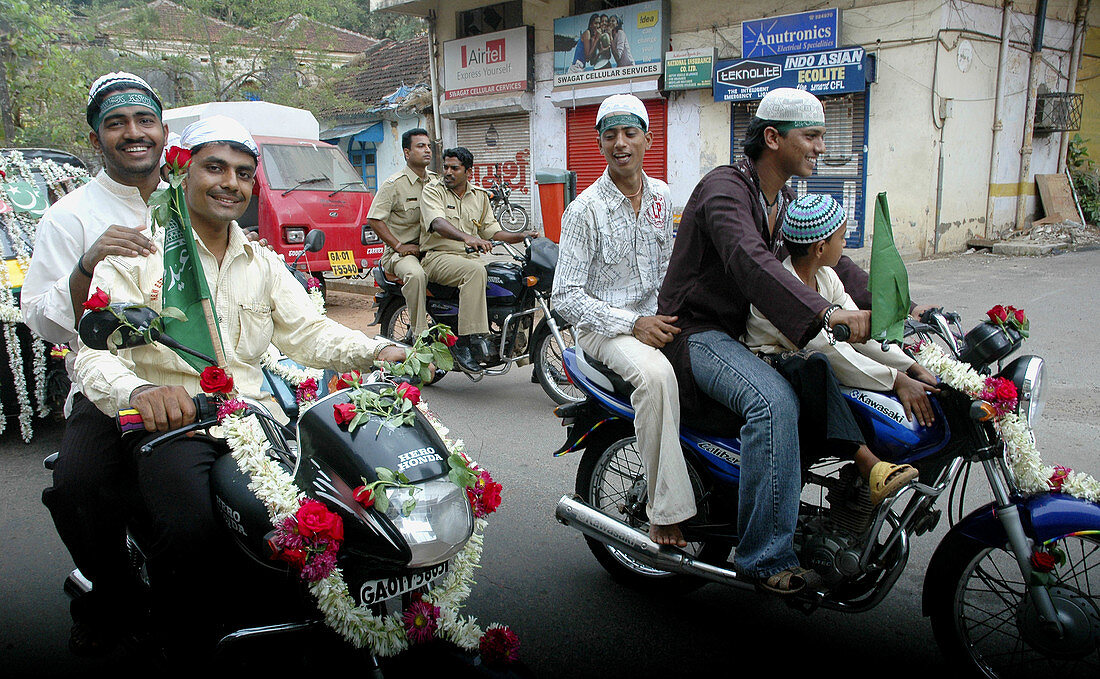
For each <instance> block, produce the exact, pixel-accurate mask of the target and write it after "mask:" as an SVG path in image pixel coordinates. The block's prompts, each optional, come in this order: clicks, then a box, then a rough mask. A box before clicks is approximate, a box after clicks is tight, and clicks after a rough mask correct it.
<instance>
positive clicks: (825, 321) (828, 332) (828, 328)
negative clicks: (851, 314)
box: [821, 304, 843, 346]
mask: <svg viewBox="0 0 1100 679" xmlns="http://www.w3.org/2000/svg"><path fill="white" fill-rule="evenodd" d="M842 308H843V307H841V306H840V305H839V304H834V305H832V306H830V307H829V308H828V309H826V310H825V314H824V315H823V316H822V317H821V325H822V326H823V330H825V337H826V339H828V340H829V344H832V345H834V346H835V345H836V337H833V326H832V325H830V324H829V319H831V318H832V317H833V312H834V311H836V310H837V309H842Z"/></svg>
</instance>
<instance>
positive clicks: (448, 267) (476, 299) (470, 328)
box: [420, 250, 489, 335]
mask: <svg viewBox="0 0 1100 679" xmlns="http://www.w3.org/2000/svg"><path fill="white" fill-rule="evenodd" d="M420 265H421V266H422V267H424V272H425V273H426V274H428V280H430V281H432V282H435V283H440V284H442V285H450V286H454V287H456V288H458V334H459V335H475V334H478V333H487V332H489V316H488V313H489V312H488V310H487V308H486V306H485V284H486V282H488V274H486V272H485V262H483V261H482V260H481V257H480V256H478V255H477V254H470V255H464V254H462V253H458V252H440V251H438V250H433V251H431V252H428V253H427V254H425V255H424V259H422V260H420Z"/></svg>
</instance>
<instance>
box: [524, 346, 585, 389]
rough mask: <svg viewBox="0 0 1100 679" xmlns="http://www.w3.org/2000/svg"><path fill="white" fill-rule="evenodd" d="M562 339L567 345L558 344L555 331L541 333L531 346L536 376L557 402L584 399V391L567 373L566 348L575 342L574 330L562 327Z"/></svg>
mask: <svg viewBox="0 0 1100 679" xmlns="http://www.w3.org/2000/svg"><path fill="white" fill-rule="evenodd" d="M559 332H560V333H561V338H562V341H563V342H565V344H566V346H565V347H560V346H558V342H557V340H555V339H554V334H553V333H549V332H548V333H545V334H542V335H540V336H539V337H538V338H537V340H536V341H535V343H534V346H533V347H532V348H531V362H532V363H533V364H534V370H535V378H536V379H537V380H538V381H539V384H541V385H542V388H543V391H545V392H546V393H547V395H548V396H550V398H552V399H553V400H554V402H555V403H558V404H562V403H571V402H575V401H583V400H584V393H583V392H581V390H580V389H578V388H577V387H575V386H573V383H572V382H570V381H569V378H568V377H567V376H566V374H565V360H564V358H563V352H564V349H568V348H570V347H572V346H573V345H574V344H575V340H574V339H573V331H572V329H570V328H560V329H559Z"/></svg>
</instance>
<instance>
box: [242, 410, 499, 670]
mask: <svg viewBox="0 0 1100 679" xmlns="http://www.w3.org/2000/svg"><path fill="white" fill-rule="evenodd" d="M417 408H418V409H419V410H420V411H421V413H422V414H424V415H425V417H426V418H427V419H428V421H429V422H431V423H432V425H433V426H434V427H435V428H436V431H437V432H438V433H439V435H440V437H441V438H443V441H444V443H445V444H446V445H447V447H448V449H449V450H451V452H457V453H460V454H464V446H463V444H462V441H460V440H459V441H450V440H448V439H447V438H446V433H447V430H446V428H444V427H441V426H439V424H438V421H437V420H436V419H435V417H434V416H433V415H432V414H431V413H430V411H428V409H427V407H426V406H425V405H424V403H423V402H421V403H420V404H418V405H417ZM221 433H222V434H223V435H224V436H225V439H226V441H227V442H228V443H229V447H230V449H231V450H232V455H233V459H234V460H236V461H237V466H238V468H239V469H240V470H241V472H242V473H244V474H246V475H247V476H248V477H249V479H250V480H249V484H248V488H249V490H251V491H252V492H253V493H255V494H256V497H258V498H259V499H260V500H261V501H263V503H264V505H265V506H266V507H267V510H268V517H269V518H270V519H271V523H272V525H273V526H278V525H281V524H282V522H283V520H284V519H286V518H287V517H288V516H290V515H292V514H294V513H295V512H296V511H297V510H298V506H299V500H301V499H302V498H303V497H304V494H303V493H302V492H301V491H300V490H299V489H298V487H297V486H296V485H295V484H294V479H293V478H292V477H291V476H290V474H288V473H287V472H286V470H284V469H283V468H282V467H281V466H280V465H279V464H278V463H277V462H275V460H274V459H273V458H272V457H271V456H270V455H268V452H267V451H268V449H269V448H270V443H269V442H268V440H267V437H266V435H265V434H264V432H263V429H262V427H261V426H260V424H259V422H258V421H257V420H256V418H255V417H251V416H244V415H240V414H238V413H234V414H231V415H228V416H227V417H226V418H225V419H224V420H223V421H222V424H221ZM473 466H474V467H476V465H473ZM487 525H488V521H486V520H485V519H484V518H478V519H475V521H474V533H473V535H472V536H471V537H470V540H469V541H468V542H467V543H466V545H465V546H464V547H463V549H462V550H461V551H460V552H459V553H458V554H457V555H455V556H454V557H453V560H452V562H451V568H450V570H449V571H448V573H447V575H446V576H444V578H443V580H442V581H441V582H440V584H439V585H438V586H437V587H435V588H434V589H432V591H431V592H430V593H429V594H427V595H425V596H424V600H425V601H430V602H431V603H432V604H434V605H435V606H438V607H439V609H440V616H439V619H438V621H437V625H438V630H439V633H440V636H442V637H444V638H447V639H449V640H450V641H452V642H454V643H455V644H456V645H457V646H459V647H461V648H463V649H466V650H474V649H476V648H478V642H479V640H480V638H481V636H482V634H483V632H482V630H481V628H480V627H479V626H478V624H477V621H476V619H475V618H473V617H469V616H467V617H463V616H461V615H459V613H458V609H459V607H460V606H461V604H462V602H463V601H465V599H466V597H467V596H469V594H470V588H471V586H472V585H473V583H474V580H473V572H474V569H476V568H477V567H478V564H479V562H480V561H481V551H482V547H483V545H484V532H485V527H486V526H487ZM309 589H310V592H311V593H312V594H313V596H314V598H315V599H316V601H317V607H318V609H319V610H320V611H321V613H322V614H323V615H324V618H325V623H326V624H327V625H328V626H329V627H330V628H332V629H333V630H334V631H336V632H337V633H339V634H340V636H341V637H343V638H344V639H345V640H347V641H348V642H349V643H351V644H352V645H354V646H355V647H356V648H370V649H371V651H372V652H373V653H374V654H376V655H379V656H383V657H385V656H392V655H396V654H397V653H400V652H402V651H404V650H406V649H407V648H408V647H409V640H408V638H407V636H406V633H405V625H404V623H403V620H402V614H401V612H397V613H393V614H390V615H382V616H379V615H375V614H374V613H372V612H371V610H370V608H369V607H366V606H357V605H356V604H355V601H354V600H353V599H352V598H351V595H350V593H349V592H348V586H347V583H346V582H345V581H344V578H343V574H342V573H341V571H340V569H339V568H337V569H334V570H333V571H332V573H330V574H329V575H328V576H327V577H325V578H323V579H321V580H318V581H316V582H314V583H312V584H311V585H310V588H309Z"/></svg>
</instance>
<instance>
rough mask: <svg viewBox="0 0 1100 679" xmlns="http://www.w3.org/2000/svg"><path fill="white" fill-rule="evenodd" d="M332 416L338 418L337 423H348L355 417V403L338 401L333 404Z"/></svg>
mask: <svg viewBox="0 0 1100 679" xmlns="http://www.w3.org/2000/svg"><path fill="white" fill-rule="evenodd" d="M332 416H333V417H334V418H336V424H347V423H348V422H351V421H352V420H354V419H355V404H354V403H337V404H336V405H334V406H332Z"/></svg>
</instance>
